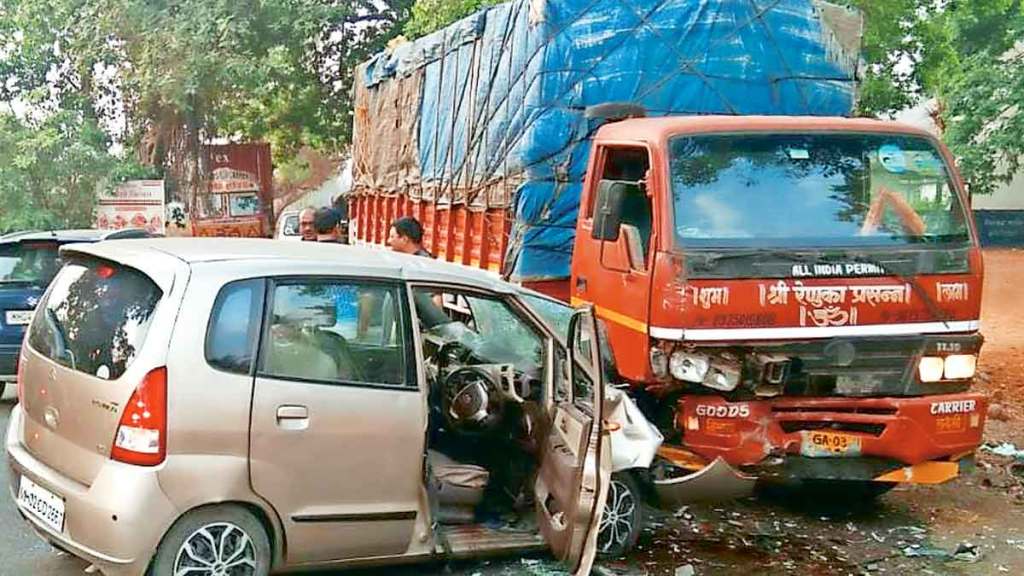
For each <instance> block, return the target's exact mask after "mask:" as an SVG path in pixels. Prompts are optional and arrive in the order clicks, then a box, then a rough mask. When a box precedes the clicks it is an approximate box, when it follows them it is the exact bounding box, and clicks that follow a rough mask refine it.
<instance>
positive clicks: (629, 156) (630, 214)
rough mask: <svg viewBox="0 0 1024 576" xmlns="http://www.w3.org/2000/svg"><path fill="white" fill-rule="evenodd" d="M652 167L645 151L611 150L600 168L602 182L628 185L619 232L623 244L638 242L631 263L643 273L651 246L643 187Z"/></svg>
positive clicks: (649, 214)
mask: <svg viewBox="0 0 1024 576" xmlns="http://www.w3.org/2000/svg"><path fill="white" fill-rule="evenodd" d="M650 167H651V163H650V158H649V156H648V153H647V149H646V148H612V149H609V150H607V151H606V152H605V157H604V166H602V168H601V180H602V181H619V182H626V183H629V184H631V186H629V193H627V194H626V196H625V198H624V199H623V205H622V224H621V226H622V229H623V230H624V231H626V242H631V241H633V240H638V241H639V246H635V247H634V246H630V249H631V250H639V251H640V253H639V254H634V255H633V256H634V257H633V258H632V260H633V261H634V262H636V263H637V265H635V266H634V268H639V269H642V268H643V266H641V265H640V263H641V262H646V261H647V254H648V249H649V248H650V244H651V227H652V225H653V216H652V210H651V200H650V198H648V197H647V192H646V183H647V175H648V171H649V169H650ZM594 199H596V194H595V195H594V198H592V199H591V202H590V213H591V215H593V209H594V208H593V206H594Z"/></svg>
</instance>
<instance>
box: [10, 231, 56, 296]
mask: <svg viewBox="0 0 1024 576" xmlns="http://www.w3.org/2000/svg"><path fill="white" fill-rule="evenodd" d="M57 249H58V246H57V244H55V243H53V242H38V243H31V242H12V243H9V244H0V284H19V283H20V284H32V285H37V286H46V285H47V284H49V283H50V280H53V276H54V275H55V274H56V273H57V270H59V269H60V264H59V263H58V260H57Z"/></svg>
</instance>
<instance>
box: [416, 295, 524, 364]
mask: <svg viewBox="0 0 1024 576" xmlns="http://www.w3.org/2000/svg"><path fill="white" fill-rule="evenodd" d="M414 299H415V301H416V309H417V312H418V314H419V315H420V318H421V319H428V318H429V321H427V322H426V323H425V324H426V326H425V328H427V329H426V333H427V334H428V335H431V336H434V337H436V338H439V339H440V340H441V341H443V342H458V343H459V344H461V345H463V346H464V347H466V348H467V349H468V350H470V351H472V352H473V355H474V356H475V357H476V358H477V359H478V360H481V361H484V362H493V363H508V364H514V365H516V366H517V367H530V366H540V365H542V364H543V354H544V347H543V340H542V338H541V337H540V336H539V335H538V334H537V333H536V332H535V331H534V330H533V328H531V327H530V326H529V325H528V324H527V323H526V322H525V321H523V320H522V319H521V318H520V317H519V316H518V315H517V314H515V313H514V312H513V311H512V310H511V309H510V308H509V307H508V305H507V304H506V303H505V302H504V301H502V300H498V299H492V298H483V297H477V296H473V295H462V294H458V295H456V294H444V295H442V294H430V293H428V292H425V291H422V290H418V291H417V293H416V295H415V298H414ZM428 326H429V327H428Z"/></svg>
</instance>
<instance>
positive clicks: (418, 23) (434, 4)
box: [403, 0, 502, 38]
mask: <svg viewBox="0 0 1024 576" xmlns="http://www.w3.org/2000/svg"><path fill="white" fill-rule="evenodd" d="M501 1H502V0H416V4H414V5H413V7H412V16H411V17H410V18H409V21H408V22H406V23H405V29H404V30H403V32H404V34H405V35H406V36H408V37H409V38H419V37H420V36H426V35H427V34H430V33H431V32H434V31H436V30H440V29H441V28H444V27H445V26H447V25H449V24H451V23H452V22H455V21H456V20H459V19H460V18H464V17H466V16H469V15H470V14H472V13H473V12H476V11H477V10H479V9H481V8H485V7H487V6H493V5H495V4H499V3H500V2H501Z"/></svg>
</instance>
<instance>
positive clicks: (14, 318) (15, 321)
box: [7, 310, 32, 326]
mask: <svg viewBox="0 0 1024 576" xmlns="http://www.w3.org/2000/svg"><path fill="white" fill-rule="evenodd" d="M31 321H32V310H8V311H7V324H8V325H9V326H15V325H22V326H23V325H25V324H28V323H29V322H31Z"/></svg>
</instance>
